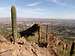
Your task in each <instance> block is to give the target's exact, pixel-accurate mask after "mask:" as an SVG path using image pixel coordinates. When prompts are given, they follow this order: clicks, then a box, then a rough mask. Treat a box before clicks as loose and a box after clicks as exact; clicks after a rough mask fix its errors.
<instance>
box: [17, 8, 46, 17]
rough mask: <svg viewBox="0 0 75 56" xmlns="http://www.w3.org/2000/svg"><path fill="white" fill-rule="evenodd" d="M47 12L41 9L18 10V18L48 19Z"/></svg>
mask: <svg viewBox="0 0 75 56" xmlns="http://www.w3.org/2000/svg"><path fill="white" fill-rule="evenodd" d="M46 12H47V11H46V10H45V9H41V8H34V9H33V8H17V16H18V17H26V18H33V17H35V18H36V17H46V15H47V14H46Z"/></svg>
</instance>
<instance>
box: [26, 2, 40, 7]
mask: <svg viewBox="0 0 75 56" xmlns="http://www.w3.org/2000/svg"><path fill="white" fill-rule="evenodd" d="M39 4H40V2H34V3H30V4H27V5H26V6H38V5H39Z"/></svg>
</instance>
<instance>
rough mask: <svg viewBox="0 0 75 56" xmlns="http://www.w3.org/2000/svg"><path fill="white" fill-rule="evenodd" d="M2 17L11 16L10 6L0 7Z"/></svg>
mask: <svg viewBox="0 0 75 56" xmlns="http://www.w3.org/2000/svg"><path fill="white" fill-rule="evenodd" d="M0 17H10V8H9V7H0Z"/></svg>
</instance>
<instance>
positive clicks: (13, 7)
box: [11, 6, 17, 43]
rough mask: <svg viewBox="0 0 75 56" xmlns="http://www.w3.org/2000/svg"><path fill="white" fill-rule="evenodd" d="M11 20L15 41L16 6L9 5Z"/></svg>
mask: <svg viewBox="0 0 75 56" xmlns="http://www.w3.org/2000/svg"><path fill="white" fill-rule="evenodd" d="M11 22H12V36H13V41H14V43H15V38H17V29H16V28H17V27H16V8H15V6H12V7H11Z"/></svg>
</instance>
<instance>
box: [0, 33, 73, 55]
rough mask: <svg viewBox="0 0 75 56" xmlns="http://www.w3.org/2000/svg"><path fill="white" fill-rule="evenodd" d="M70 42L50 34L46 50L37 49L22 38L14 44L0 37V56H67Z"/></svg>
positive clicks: (36, 46) (33, 44)
mask: <svg viewBox="0 0 75 56" xmlns="http://www.w3.org/2000/svg"><path fill="white" fill-rule="evenodd" d="M71 44H72V43H71V42H67V41H65V40H64V39H60V38H57V37H56V36H53V35H51V34H50V36H49V37H48V46H47V48H45V47H44V48H42V47H39V46H38V45H37V44H35V43H33V42H32V43H30V42H28V41H26V40H25V39H24V38H20V39H17V40H16V43H15V44H11V43H10V42H8V41H7V40H6V39H5V38H4V37H3V36H0V56H69V55H70V49H71Z"/></svg>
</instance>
